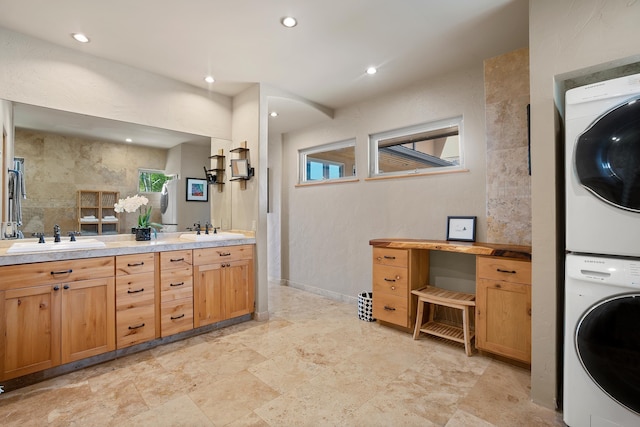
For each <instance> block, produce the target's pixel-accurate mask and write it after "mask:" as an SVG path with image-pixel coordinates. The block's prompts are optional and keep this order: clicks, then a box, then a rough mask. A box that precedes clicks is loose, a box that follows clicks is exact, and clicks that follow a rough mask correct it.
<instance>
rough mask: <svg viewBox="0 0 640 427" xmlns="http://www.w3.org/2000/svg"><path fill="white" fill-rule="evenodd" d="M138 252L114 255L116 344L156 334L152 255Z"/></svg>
mask: <svg viewBox="0 0 640 427" xmlns="http://www.w3.org/2000/svg"><path fill="white" fill-rule="evenodd" d="M157 256H158V254H154V253H142V254H134V255H118V256H116V345H117V347H118V348H124V347H128V346H131V345H134V344H140V343H142V342H145V341H150V340H152V339H154V338H157V337H159V334H157V333H156V300H155V296H156V291H155V287H156V274H155V272H156V269H155V263H156V257H157Z"/></svg>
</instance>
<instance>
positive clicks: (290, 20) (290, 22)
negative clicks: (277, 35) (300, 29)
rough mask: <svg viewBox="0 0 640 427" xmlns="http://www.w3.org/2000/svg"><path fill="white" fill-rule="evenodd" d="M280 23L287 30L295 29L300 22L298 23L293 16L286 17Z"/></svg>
mask: <svg viewBox="0 0 640 427" xmlns="http://www.w3.org/2000/svg"><path fill="white" fill-rule="evenodd" d="M280 22H281V23H282V25H284V26H285V27H287V28H293V27H295V26H296V25H298V21H296V18H294V17H293V16H285V17H284V18H282V19H281V20H280Z"/></svg>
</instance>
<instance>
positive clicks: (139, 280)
mask: <svg viewBox="0 0 640 427" xmlns="http://www.w3.org/2000/svg"><path fill="white" fill-rule="evenodd" d="M154 285H155V280H154V274H153V273H144V274H132V275H129V276H118V277H116V307H117V308H118V310H120V309H124V308H132V307H141V306H146V305H152V306H153V304H154V301H155V299H154Z"/></svg>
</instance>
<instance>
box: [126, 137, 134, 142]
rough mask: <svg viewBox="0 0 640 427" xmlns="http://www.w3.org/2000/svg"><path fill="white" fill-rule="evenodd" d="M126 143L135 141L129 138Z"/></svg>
mask: <svg viewBox="0 0 640 427" xmlns="http://www.w3.org/2000/svg"><path fill="white" fill-rule="evenodd" d="M125 142H133V139H131V138H127V139H125Z"/></svg>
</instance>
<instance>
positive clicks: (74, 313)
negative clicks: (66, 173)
mask: <svg viewBox="0 0 640 427" xmlns="http://www.w3.org/2000/svg"><path fill="white" fill-rule="evenodd" d="M254 248H255V237H254V236H253V234H252V233H219V234H217V235H213V234H210V235H205V234H202V235H196V234H195V233H190V234H181V233H160V234H158V239H153V240H151V241H146V242H139V241H135V240H133V236H130V235H115V236H101V237H98V238H91V239H83V238H78V239H77V241H76V242H69V241H67V242H64V241H63V242H60V243H52V242H47V243H44V244H43V243H37V242H36V241H33V242H29V241H15V240H14V241H10V240H0V278H1V281H0V385H3V386H4V390H5V391H9V390H11V389H14V388H18V387H21V386H23V385H25V384H28V383H30V382H35V381H39V380H42V379H44V378H47V377H50V376H54V375H58V374H60V373H65V372H69V371H72V370H75V369H78V368H81V367H84V366H88V365H91V364H95V363H99V362H103V361H106V360H110V359H114V358H116V357H119V356H122V355H125V354H129V353H132V352H136V351H140V350H143V349H147V348H151V347H154V346H157V345H159V344H163V343H167V342H172V341H176V340H179V339H184V338H186V337H190V336H193V335H197V334H200V333H203V332H207V331H210V330H213V329H217V328H220V327H223V326H227V325H230V324H234V323H238V322H242V321H246V320H249V319H250V318H251V313H253V311H254V252H255V249H254Z"/></svg>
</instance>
